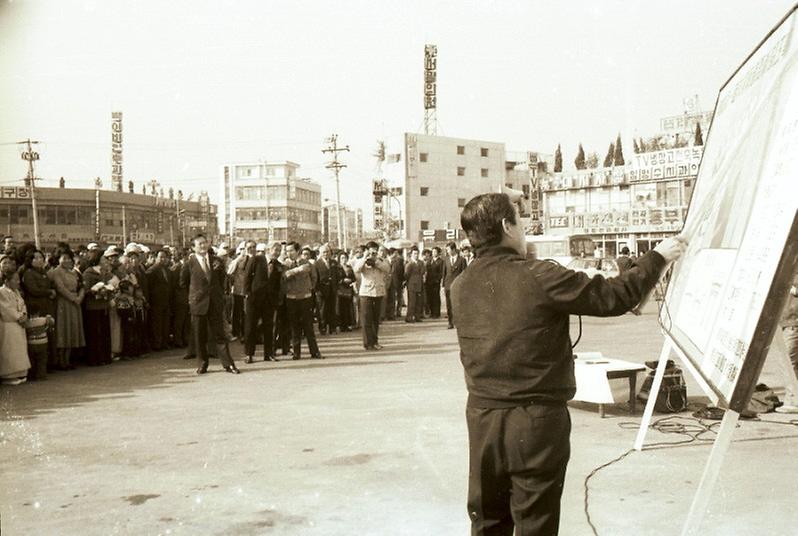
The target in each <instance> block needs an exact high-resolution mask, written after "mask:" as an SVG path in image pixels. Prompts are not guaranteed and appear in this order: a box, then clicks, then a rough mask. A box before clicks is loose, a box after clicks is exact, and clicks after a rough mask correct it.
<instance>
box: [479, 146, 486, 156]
mask: <svg viewBox="0 0 798 536" xmlns="http://www.w3.org/2000/svg"><path fill="white" fill-rule="evenodd" d="M479 153H480V156H482V157H485V158H487V156H488V148H487V147H482V148H480V150H479Z"/></svg>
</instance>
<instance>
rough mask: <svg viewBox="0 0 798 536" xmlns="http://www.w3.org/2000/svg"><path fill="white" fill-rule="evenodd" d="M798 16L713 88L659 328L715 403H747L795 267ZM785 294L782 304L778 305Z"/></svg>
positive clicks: (790, 18) (733, 405)
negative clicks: (682, 246) (683, 243)
mask: <svg viewBox="0 0 798 536" xmlns="http://www.w3.org/2000/svg"><path fill="white" fill-rule="evenodd" d="M797 207H798V11H796V8H793V11H792V12H791V13H790V14H788V15H787V16H786V17H785V18H784V19H783V20H782V22H781V23H780V24H779V25H778V26H777V27H776V28H775V29H774V30H773V31H772V32H771V33H770V34H769V35H768V36H767V37H766V38H765V40H764V41H763V42H762V43H761V44H760V45H759V47H758V48H757V49H756V50H755V51H754V52H753V53H752V54H751V55H750V56H749V57H748V59H747V60H746V61H745V62H744V63H743V64H742V66H740V68H739V69H738V70H737V71H736V72H735V73H734V74H733V75H732V77H731V78H730V79H729V80H728V82H726V84H725V85H724V86H723V87H722V88H721V90H720V93H719V95H718V100H717V103H716V105H715V112H714V117H713V120H712V124H711V128H710V130H709V136H708V139H707V143H706V146H705V148H704V154H703V157H702V160H701V166H700V168H699V171H698V177H697V179H696V186H695V191H694V192H693V198H692V199H691V202H690V207H689V209H688V213H687V217H686V220H685V225H684V229H683V231H682V234H683V235H684V236H685V237H686V238H687V239H688V240H689V246H688V249H687V252H686V254H685V255H684V257H683V258H682V260H680V261H679V262H678V263H677V264H676V265H675V268H674V272H673V274H672V277H671V280H670V283H669V285H668V291H667V294H666V298H665V304H664V306H663V307H662V310H661V313H660V320H661V323H662V325H663V327H664V329H665V331H666V332H667V334H668V337H669V338H670V340H671V341H672V343H673V344H675V345H676V346H677V347H678V348H679V349H680V350H681V352H682V354H683V355H684V357H686V358H687V359H688V360H689V361H690V362H691V363H692V365H693V366H694V367H695V369H696V370H697V371H698V373H699V374H700V375H701V376H702V377H703V379H704V380H705V381H706V383H707V384H708V385H709V387H711V388H712V390H713V391H714V392H715V394H716V395H717V396H718V398H719V400H720V401H722V402H723V403H725V404H726V405H728V406H729V407H730V408H732V409H735V410H737V411H739V410H740V409H742V408H741V406H744V405H745V404H746V403H747V401H748V399H749V398H750V396H751V392H752V391H753V388H754V385H755V383H756V381H757V380H758V376H759V373H760V371H761V369H762V365H763V363H764V359H765V357H766V356H767V348H768V347H769V346H770V342H771V339H772V336H773V333H774V331H775V328H776V325H777V323H778V319H779V314H780V312H781V305H782V304H783V303H784V300H785V299H786V289H788V288H789V283H785V281H789V280H791V279H792V275H793V271H794V270H795V266H796V256H797V255H798V249H796V245H795V242H796V232H797V227H798V225H796V208H797ZM782 294H783V296H782Z"/></svg>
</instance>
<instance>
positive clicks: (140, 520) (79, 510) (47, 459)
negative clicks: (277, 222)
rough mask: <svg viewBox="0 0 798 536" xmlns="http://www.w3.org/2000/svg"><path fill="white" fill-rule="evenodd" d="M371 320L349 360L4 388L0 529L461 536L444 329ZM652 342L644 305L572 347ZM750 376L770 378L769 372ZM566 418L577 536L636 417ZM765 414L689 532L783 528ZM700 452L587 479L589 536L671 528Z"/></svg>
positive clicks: (81, 373) (643, 460)
mask: <svg viewBox="0 0 798 536" xmlns="http://www.w3.org/2000/svg"><path fill="white" fill-rule="evenodd" d="M383 328H384V329H383V330H382V336H381V342H382V343H383V344H384V345H385V347H386V348H385V350H383V351H381V352H378V353H364V352H363V351H362V350H361V349H360V341H359V339H358V334H357V333H355V334H347V335H337V336H334V337H327V338H323V339H322V343H321V347H322V350H323V352H324V353H325V355H326V357H327V359H325V360H323V361H315V360H314V361H310V360H302V361H298V362H297V361H282V362H279V363H263V362H260V363H257V364H253V365H243V364H241V365H240V367H241V368H242V370H243V371H244V372H243V373H242V374H241V375H240V376H233V375H230V374H225V373H223V372H221V371H220V367H219V365H218V362H212V364H211V373H209V374H207V375H205V376H202V377H197V376H195V375H194V374H193V368H192V365H191V363H190V362H187V361H183V360H181V359H180V358H179V353H177V352H172V353H166V354H162V355H159V356H157V357H152V358H148V359H144V360H140V361H135V362H127V363H123V362H118V363H114V364H113V365H111V366H108V367H103V368H91V369H89V368H84V369H79V370H77V371H74V372H70V373H57V374H54V375H52V376H51V377H50V379H48V380H47V381H45V382H41V383H38V384H29V385H23V386H18V387H14V388H11V387H0V516H1V517H0V525H1V526H2V529H3V532H2V533H3V534H11V535H14V534H26V535H27V534H81V535H83V534H186V535H195V534H303V535H304V534H309V535H361V534H369V535H372V534H373V535H400V534H402V535H444V536H446V535H458V534H467V533H468V520H467V517H466V515H465V493H466V480H467V466H466V462H467V455H468V450H467V444H466V431H465V422H464V403H465V388H464V382H463V377H462V369H461V367H460V364H459V361H458V354H457V342H456V338H455V334H454V332H453V331H449V330H446V329H445V321H438V322H425V323H423V324H420V325H408V324H405V323H404V322H401V323H389V324H387V325H385V326H384V327H383ZM574 332H575V330H574ZM660 346H661V337H660V335H659V333H658V330H657V325H656V317H655V314H654V311H653V306H652V307H651V308H650V310H649V311H648V312H647V314H645V315H643V316H642V317H633V316H631V315H627V316H624V317H621V318H619V319H586V320H585V322H584V335H583V337H582V341H581V342H580V344H579V349H581V350H599V351H603V352H604V353H605V355H608V356H613V357H620V358H624V359H629V360H632V361H637V362H642V361H645V360H650V359H656V358H657V356H658V354H659V349H660ZM237 349H239V350H240V348H239V347H237ZM763 379H764V380H765V381H766V382H767V383H770V384H771V385H778V383H779V378H778V374H777V372H776V371H774V370H772V367H770V366H768V367H766V371H765V373H764V375H763ZM689 389H690V394H691V395H698V394H700V393H699V391H698V388H697V387H696V385H695V384H694V383H693V382H690V383H689ZM571 413H572V419H573V435H572V445H573V454H572V460H571V464H570V466H569V470H568V477H567V481H566V488H565V494H564V498H563V513H562V529H561V534H564V535H576V536H581V535H587V534H590V533H591V532H590V528H589V526H588V524H587V521H586V517H585V514H584V502H583V501H584V498H583V497H584V492H583V481H584V479H585V477H586V476H587V475H588V474H589V473H590V472H591V471H592V470H593V469H594V468H595V467H597V466H599V465H601V464H603V463H605V462H607V461H610V460H612V459H613V458H615V457H616V456H618V455H620V454H622V453H624V452H625V451H627V450H628V449H629V448H630V447H631V445H632V442H633V440H634V436H635V433H636V427H635V424H636V423H638V422H639V419H640V414H641V413H642V408H638V411H637V415H633V416H630V415H629V414H628V413H627V408H626V407H625V406H624V405H618V406H613V407H610V409H609V411H608V416H607V418H605V419H600V418H599V417H598V413H597V411H596V407H595V406H592V405H589V404H572V409H571ZM682 415H684V416H688V415H689V413H684V414H682ZM767 417H768V418H769V419H770V420H773V421H779V422H780V423H782V424H770V423H757V422H744V423H742V424H741V426H740V428H739V429H738V430H737V431H736V432H735V436H734V437H735V442H734V444H733V445H732V448H731V449H730V452H729V454H728V456H727V459H726V462H725V464H724V466H723V471H724V472H723V475H722V476H721V478H720V480H719V482H718V485H717V487H716V490H715V494H714V497H713V500H712V502H711V504H710V511H709V514H708V515H707V517H706V520H705V523H704V525H703V526H702V527H701V532H700V533H701V534H712V535H727V534H752V533H757V534H768V535H779V534H795V533H796V531H797V530H798V529H796V528H795V527H798V509H796V508H794V499H793V497H794V495H793V494H794V492H793V491H791V490H792V489H794V488H793V485H794V482H793V481H794V480H795V478H796V476H798V472H797V471H796V468H798V462H796V460H795V455H794V454H793V451H795V446H796V442H797V441H798V430H797V429H796V428H795V427H793V426H788V425H785V423H787V422H788V421H789V419H787V418H786V417H785V416H781V415H772V414H771V415H768V416H767ZM684 422H687V421H684ZM627 423H628V424H627ZM704 437H711V434H705V435H704ZM648 440H649V442H651V443H653V442H663V441H668V442H673V441H681V440H684V436H676V435H664V434H662V433H660V432H658V431H650V432H649V435H648ZM709 451H710V449H709V443H707V442H692V443H690V444H689V445H684V446H680V447H668V448H657V449H652V450H646V451H644V452H642V453H633V454H631V455H629V456H628V457H626V458H625V459H623V460H622V461H620V462H618V463H616V464H613V465H612V466H610V467H608V468H606V469H604V470H602V471H601V472H600V473H598V474H597V475H596V476H595V477H594V478H593V479H592V480H591V483H590V487H591V493H590V506H589V510H590V513H591V517H592V520H593V523H594V524H595V525H596V527H597V530H598V533H599V534H601V535H624V534H634V535H646V534H651V535H655V534H661V535H671V534H675V533H678V531H679V530H680V528H681V525H682V522H683V520H684V518H685V516H686V514H687V511H688V508H689V504H690V501H691V500H692V496H693V493H694V491H695V488H696V485H697V482H698V480H699V478H700V475H701V472H702V470H703V467H704V464H705V463H706V460H707V457H708V455H709Z"/></svg>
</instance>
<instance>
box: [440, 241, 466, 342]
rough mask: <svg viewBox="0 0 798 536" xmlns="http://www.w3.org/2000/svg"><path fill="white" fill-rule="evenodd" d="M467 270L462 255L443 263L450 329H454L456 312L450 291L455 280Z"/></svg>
mask: <svg viewBox="0 0 798 536" xmlns="http://www.w3.org/2000/svg"><path fill="white" fill-rule="evenodd" d="M465 269H466V260H465V259H464V258H463V257H461V256H460V255H457V256H455V257H454V258H452V257H451V256H449V257H446V260H445V261H443V292H444V294H445V295H446V318H448V319H449V327H454V312H453V311H452V297H451V294H450V291H451V289H452V283H454V280H455V278H456V277H457V276H458V275H460V274H462V273H463V270H465Z"/></svg>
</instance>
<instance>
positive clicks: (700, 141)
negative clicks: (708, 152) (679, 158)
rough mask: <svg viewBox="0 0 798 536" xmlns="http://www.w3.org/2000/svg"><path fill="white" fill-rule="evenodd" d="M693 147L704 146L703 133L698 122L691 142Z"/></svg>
mask: <svg viewBox="0 0 798 536" xmlns="http://www.w3.org/2000/svg"><path fill="white" fill-rule="evenodd" d="M693 145H704V133H703V132H701V123H698V122H696V124H695V140H693Z"/></svg>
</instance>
